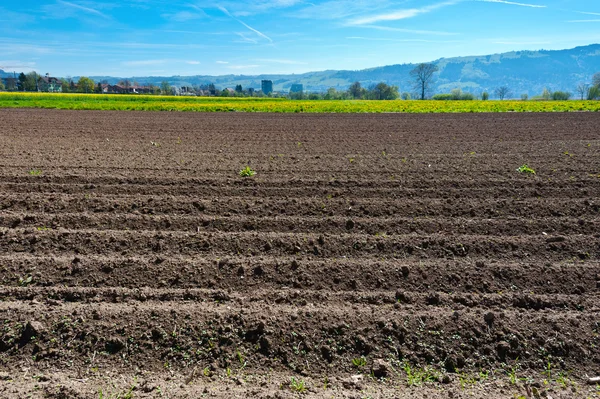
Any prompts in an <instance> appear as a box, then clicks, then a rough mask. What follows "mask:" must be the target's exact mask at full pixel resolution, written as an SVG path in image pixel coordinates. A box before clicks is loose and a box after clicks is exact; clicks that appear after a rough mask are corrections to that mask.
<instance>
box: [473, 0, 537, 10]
mask: <svg viewBox="0 0 600 399" xmlns="http://www.w3.org/2000/svg"><path fill="white" fill-rule="evenodd" d="M479 1H483V2H484V3H501V4H509V5H512V6H521V7H532V8H546V6H544V5H538V4H528V3H515V2H514V1H506V0H479Z"/></svg>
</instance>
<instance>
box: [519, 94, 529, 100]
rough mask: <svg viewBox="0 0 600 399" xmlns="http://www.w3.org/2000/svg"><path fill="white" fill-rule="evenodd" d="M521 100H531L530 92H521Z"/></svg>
mask: <svg viewBox="0 0 600 399" xmlns="http://www.w3.org/2000/svg"><path fill="white" fill-rule="evenodd" d="M521 100H523V101H527V100H529V94H527V93H523V94H521Z"/></svg>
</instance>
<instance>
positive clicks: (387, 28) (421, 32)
mask: <svg viewBox="0 0 600 399" xmlns="http://www.w3.org/2000/svg"><path fill="white" fill-rule="evenodd" d="M358 27H360V28H370V29H376V30H382V31H388V32H402V33H413V34H415V35H434V36H435V35H437V36H455V35H458V33H454V32H444V31H437V30H419V29H405V28H394V27H390V26H380V25H360V26H358Z"/></svg>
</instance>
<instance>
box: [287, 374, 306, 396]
mask: <svg viewBox="0 0 600 399" xmlns="http://www.w3.org/2000/svg"><path fill="white" fill-rule="evenodd" d="M290 388H291V390H292V391H294V392H298V393H302V392H306V389H307V388H306V383H305V382H304V380H298V379H296V378H295V377H292V379H291V381H290Z"/></svg>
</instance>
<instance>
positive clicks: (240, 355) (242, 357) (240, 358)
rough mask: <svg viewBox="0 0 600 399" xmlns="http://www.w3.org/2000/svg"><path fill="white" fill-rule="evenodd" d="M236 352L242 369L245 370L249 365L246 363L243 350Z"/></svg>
mask: <svg viewBox="0 0 600 399" xmlns="http://www.w3.org/2000/svg"><path fill="white" fill-rule="evenodd" d="M236 354H237V358H238V362H240V370H243V369H244V368H245V367H246V366H247V365H248V363H246V359H245V358H244V355H242V352H240V351H239V350H238V351H237V353H236Z"/></svg>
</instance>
